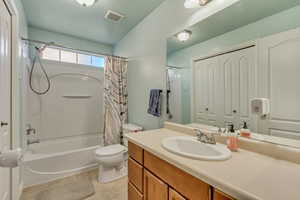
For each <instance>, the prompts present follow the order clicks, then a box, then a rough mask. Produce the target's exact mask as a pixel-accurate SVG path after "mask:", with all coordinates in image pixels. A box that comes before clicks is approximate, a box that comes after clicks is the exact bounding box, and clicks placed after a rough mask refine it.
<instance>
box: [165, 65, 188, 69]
mask: <svg viewBox="0 0 300 200" xmlns="http://www.w3.org/2000/svg"><path fill="white" fill-rule="evenodd" d="M167 68H171V69H184V67H175V66H170V65H167Z"/></svg>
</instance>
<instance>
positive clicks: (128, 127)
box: [95, 124, 143, 183]
mask: <svg viewBox="0 0 300 200" xmlns="http://www.w3.org/2000/svg"><path fill="white" fill-rule="evenodd" d="M142 130H143V128H142V127H139V126H136V125H133V124H124V126H123V132H124V134H126V133H129V132H138V131H142ZM127 151H128V150H127V139H126V138H124V146H123V145H120V144H114V145H109V146H106V147H100V148H98V149H97V150H96V151H95V158H96V160H97V162H98V163H99V176H98V181H99V182H101V183H107V182H111V181H114V180H116V179H119V178H122V177H124V176H127V159H128V154H127Z"/></svg>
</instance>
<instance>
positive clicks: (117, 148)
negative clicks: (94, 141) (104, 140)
mask: <svg viewBox="0 0 300 200" xmlns="http://www.w3.org/2000/svg"><path fill="white" fill-rule="evenodd" d="M125 150H126V149H125V147H124V146H122V145H120V144H114V145H109V146H106V147H100V148H99V149H97V150H96V151H95V154H96V156H99V157H107V156H114V155H118V154H120V153H124V151H125Z"/></svg>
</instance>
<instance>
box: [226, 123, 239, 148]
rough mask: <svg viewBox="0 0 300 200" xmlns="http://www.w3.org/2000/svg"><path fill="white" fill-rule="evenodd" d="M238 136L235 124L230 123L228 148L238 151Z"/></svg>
mask: <svg viewBox="0 0 300 200" xmlns="http://www.w3.org/2000/svg"><path fill="white" fill-rule="evenodd" d="M237 142H238V138H237V133H236V132H235V130H234V125H233V124H230V125H229V131H228V137H227V148H228V149H229V150H231V151H238V144H237Z"/></svg>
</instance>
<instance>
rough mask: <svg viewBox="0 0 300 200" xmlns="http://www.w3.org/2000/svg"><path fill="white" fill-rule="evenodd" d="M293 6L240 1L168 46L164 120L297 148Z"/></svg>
mask: <svg viewBox="0 0 300 200" xmlns="http://www.w3.org/2000/svg"><path fill="white" fill-rule="evenodd" d="M299 18H300V1H299V0H298V1H295V0H285V1H276V3H275V2H274V1H273V0H266V1H264V3H263V4H262V3H261V1H260V0H243V1H240V2H238V3H236V4H235V5H233V6H231V7H229V8H226V9H224V10H222V11H220V12H218V13H216V14H214V15H212V16H210V17H208V18H206V19H205V20H203V21H201V22H199V23H197V24H195V25H193V26H192V27H186V28H185V30H182V31H181V32H179V33H174V35H172V36H170V37H169V38H168V39H167V55H168V56H167V64H166V77H167V78H166V80H167V83H166V85H167V91H168V96H169V98H167V120H168V121H172V122H176V123H181V124H187V125H191V126H195V127H202V128H212V127H215V129H216V127H226V126H227V125H228V124H234V127H235V128H236V129H240V128H242V127H243V125H244V124H245V123H246V124H247V127H248V128H249V129H250V130H251V132H252V133H254V134H253V135H252V139H258V140H263V141H268V142H272V143H280V144H284V145H292V146H297V147H300V90H299V85H300V78H299V76H300V56H299V55H300V54H299V52H300V23H299V20H297V19H299Z"/></svg>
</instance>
